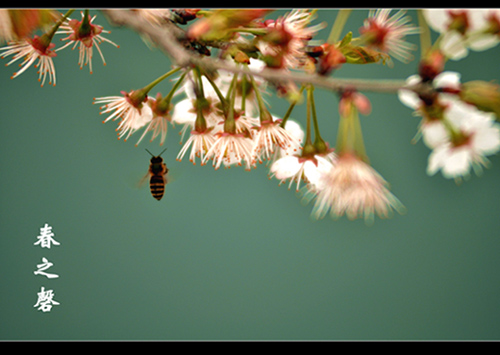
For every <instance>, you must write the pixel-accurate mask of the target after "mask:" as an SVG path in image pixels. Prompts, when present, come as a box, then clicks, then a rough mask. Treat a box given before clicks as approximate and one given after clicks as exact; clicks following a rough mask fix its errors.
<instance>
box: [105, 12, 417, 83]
mask: <svg viewBox="0 0 500 355" xmlns="http://www.w3.org/2000/svg"><path fill="white" fill-rule="evenodd" d="M101 11H102V12H103V13H104V14H105V15H106V16H107V18H108V19H109V21H110V22H111V23H112V24H113V25H116V26H126V27H129V28H130V29H132V30H134V31H135V32H137V33H139V34H140V35H141V36H144V37H146V38H148V39H149V40H150V41H151V42H152V43H154V44H155V45H157V46H158V47H159V48H160V49H161V50H162V51H163V52H164V53H165V54H166V55H168V56H169V57H170V58H171V59H172V60H173V61H174V63H175V65H177V66H180V67H187V66H199V67H201V68H202V69H204V70H206V71H208V72H211V71H215V70H221V69H222V70H227V71H231V72H235V73H247V74H252V75H255V76H258V77H261V78H263V79H265V80H268V81H270V82H273V83H286V82H295V83H301V84H312V85H314V86H317V87H321V88H324V89H328V90H333V91H342V90H345V89H356V90H358V91H371V92H380V93H395V92H397V91H398V90H400V89H407V90H412V91H415V92H421V91H422V90H424V89H425V88H423V87H421V86H413V87H408V86H406V84H405V81H404V80H367V79H341V78H331V77H325V76H320V75H318V74H307V73H302V72H292V71H286V70H283V69H269V68H265V69H263V70H262V71H259V72H255V71H251V70H249V69H246V68H242V67H241V66H237V65H228V62H227V61H223V60H220V59H217V58H212V57H206V56H202V55H200V54H199V53H196V52H194V51H191V50H189V49H187V48H188V45H189V42H190V41H189V40H188V39H187V37H186V34H185V31H184V30H182V29H181V28H179V27H177V26H176V25H175V24H173V23H168V24H166V26H165V27H158V26H153V25H152V24H150V23H149V22H148V21H147V20H145V19H143V18H142V17H141V16H138V15H137V14H135V13H134V11H130V10H118V9H112V10H101Z"/></svg>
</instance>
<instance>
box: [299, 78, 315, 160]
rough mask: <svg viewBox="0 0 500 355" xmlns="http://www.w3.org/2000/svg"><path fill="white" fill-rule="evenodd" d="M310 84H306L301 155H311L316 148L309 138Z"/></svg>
mask: <svg viewBox="0 0 500 355" xmlns="http://www.w3.org/2000/svg"><path fill="white" fill-rule="evenodd" d="M310 93H311V85H308V86H307V95H306V96H307V114H306V140H305V142H304V146H303V147H302V156H303V157H307V156H312V155H314V154H315V153H316V148H315V147H314V145H313V144H312V139H311V94H310Z"/></svg>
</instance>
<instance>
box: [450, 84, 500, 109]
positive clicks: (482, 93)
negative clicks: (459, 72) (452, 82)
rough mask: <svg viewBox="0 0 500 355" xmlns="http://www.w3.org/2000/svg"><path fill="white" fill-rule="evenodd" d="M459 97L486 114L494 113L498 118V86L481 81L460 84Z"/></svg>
mask: <svg viewBox="0 0 500 355" xmlns="http://www.w3.org/2000/svg"><path fill="white" fill-rule="evenodd" d="M458 95H459V97H460V98H461V99H462V100H463V101H465V102H467V103H469V104H471V105H474V106H476V107H477V108H478V109H480V110H482V111H486V112H494V113H495V115H496V116H497V117H499V118H500V85H498V84H495V83H492V82H486V81H482V80H474V81H469V82H467V83H464V84H462V87H461V90H460V92H459V94H458Z"/></svg>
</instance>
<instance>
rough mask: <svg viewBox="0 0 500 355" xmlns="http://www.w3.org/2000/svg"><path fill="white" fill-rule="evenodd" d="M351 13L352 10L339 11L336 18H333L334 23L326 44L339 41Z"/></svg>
mask: <svg viewBox="0 0 500 355" xmlns="http://www.w3.org/2000/svg"><path fill="white" fill-rule="evenodd" d="M351 12H352V9H340V10H339V12H338V14H337V17H336V18H335V22H334V23H333V26H332V30H331V32H330V35H329V36H328V40H327V42H328V43H335V42H337V41H338V40H339V39H340V34H341V33H342V30H343V29H344V26H345V24H346V22H347V19H348V18H349V15H350V14H351Z"/></svg>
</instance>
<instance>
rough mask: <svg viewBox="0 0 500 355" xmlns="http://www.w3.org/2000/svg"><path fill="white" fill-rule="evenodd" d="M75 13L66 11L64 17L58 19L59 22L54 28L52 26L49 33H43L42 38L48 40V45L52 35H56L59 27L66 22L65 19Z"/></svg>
mask: <svg viewBox="0 0 500 355" xmlns="http://www.w3.org/2000/svg"><path fill="white" fill-rule="evenodd" d="M74 11H75V9H71V10H68V11H67V12H66V13H65V14H64V15H63V17H61V18H60V19H59V21H57V22H56V23H55V24H54V26H52V28H51V29H50V31H49V32H47V33H45V34H44V35H43V36H45V37H46V39H47V40H48V43H50V42H51V41H52V38H53V37H54V35H55V34H56V32H57V30H58V29H59V27H60V26H61V25H62V24H63V23H64V21H66V19H67V18H68V17H69V16H70V15H71V14H72V13H73V12H74Z"/></svg>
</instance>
